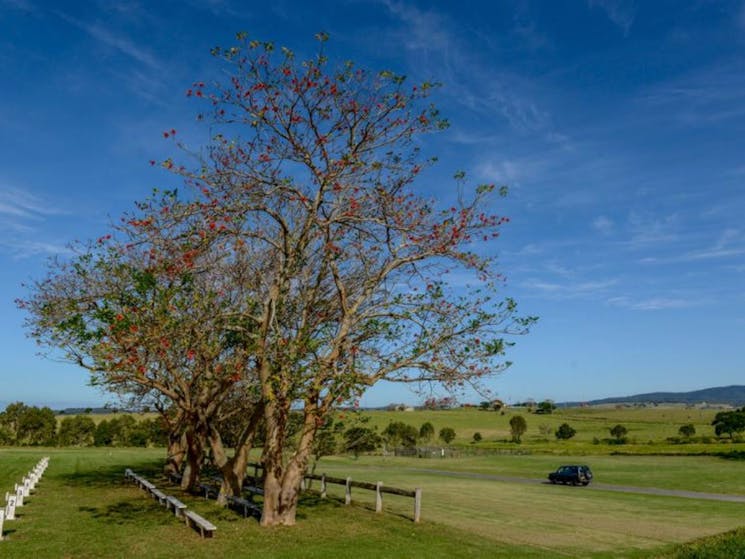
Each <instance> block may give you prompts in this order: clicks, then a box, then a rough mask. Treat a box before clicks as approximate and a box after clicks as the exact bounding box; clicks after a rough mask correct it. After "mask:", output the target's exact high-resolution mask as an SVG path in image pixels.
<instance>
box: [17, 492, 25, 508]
mask: <svg viewBox="0 0 745 559" xmlns="http://www.w3.org/2000/svg"><path fill="white" fill-rule="evenodd" d="M16 506H17V507H22V506H23V487H19V488H18V491H16Z"/></svg>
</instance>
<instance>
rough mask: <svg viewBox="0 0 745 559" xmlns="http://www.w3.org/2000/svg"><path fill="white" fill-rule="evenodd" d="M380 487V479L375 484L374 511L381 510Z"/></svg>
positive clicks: (381, 496)
mask: <svg viewBox="0 0 745 559" xmlns="http://www.w3.org/2000/svg"><path fill="white" fill-rule="evenodd" d="M381 487H383V482H382V481H379V482H378V483H376V484H375V512H383V494H382V493H381V492H380V488H381Z"/></svg>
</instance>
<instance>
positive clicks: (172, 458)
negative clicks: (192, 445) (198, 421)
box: [163, 432, 186, 475]
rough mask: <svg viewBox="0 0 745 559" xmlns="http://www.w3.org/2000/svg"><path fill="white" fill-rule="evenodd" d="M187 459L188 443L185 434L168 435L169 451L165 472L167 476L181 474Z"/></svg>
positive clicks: (172, 433)
mask: <svg viewBox="0 0 745 559" xmlns="http://www.w3.org/2000/svg"><path fill="white" fill-rule="evenodd" d="M185 457H186V441H185V439H184V435H183V433H176V432H171V433H169V435H168V451H167V455H166V463H165V465H164V466H163V472H164V473H165V474H166V475H171V474H180V473H181V466H183V464H184V458H185Z"/></svg>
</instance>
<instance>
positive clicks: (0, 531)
mask: <svg viewBox="0 0 745 559" xmlns="http://www.w3.org/2000/svg"><path fill="white" fill-rule="evenodd" d="M3 520H5V511H4V510H3V509H0V541H2V540H3Z"/></svg>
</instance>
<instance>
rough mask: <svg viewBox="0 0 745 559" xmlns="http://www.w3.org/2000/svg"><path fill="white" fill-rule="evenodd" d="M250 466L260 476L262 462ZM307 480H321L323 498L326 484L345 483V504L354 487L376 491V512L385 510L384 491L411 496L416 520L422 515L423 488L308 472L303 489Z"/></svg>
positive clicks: (349, 498)
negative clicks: (403, 487)
mask: <svg viewBox="0 0 745 559" xmlns="http://www.w3.org/2000/svg"><path fill="white" fill-rule="evenodd" d="M249 466H250V467H253V468H254V479H258V478H259V470H263V466H262V465H261V464H255V463H252V464H249ZM306 480H317V481H320V482H321V487H320V493H321V498H322V499H325V498H326V486H327V484H329V483H331V484H334V485H343V486H344V488H345V491H344V504H346V505H349V504H351V503H352V487H357V488H359V489H367V490H369V491H375V512H383V493H388V494H390V495H400V496H402V497H410V498H413V499H414V522H419V521H420V520H421V516H422V490H421V489H420V488H418V487H417V488H416V489H414V490H413V491H412V490H409V489H398V488H397V487H386V486H385V485H383V482H382V481H379V482H377V483H369V482H366V481H353V480H352V478H351V477H347V478H341V477H331V476H327V475H326V474H320V475H319V474H306V475H305V476H304V477H303V489H305V481H306Z"/></svg>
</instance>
